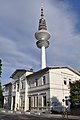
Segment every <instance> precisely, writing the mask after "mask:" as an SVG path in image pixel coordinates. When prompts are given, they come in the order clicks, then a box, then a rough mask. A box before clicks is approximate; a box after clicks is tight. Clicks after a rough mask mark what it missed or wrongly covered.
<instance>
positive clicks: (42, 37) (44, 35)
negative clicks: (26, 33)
mask: <svg viewBox="0 0 80 120" xmlns="http://www.w3.org/2000/svg"><path fill="white" fill-rule="evenodd" d="M50 37H51V35H50V33H49V32H48V31H47V26H46V20H45V18H44V13H43V6H42V7H41V18H40V19H39V27H38V31H37V32H36V33H35V38H36V39H37V40H38V41H37V42H36V45H37V47H38V48H40V49H41V68H42V69H43V68H45V67H46V54H45V49H46V48H47V47H49V41H48V40H49V38H50Z"/></svg>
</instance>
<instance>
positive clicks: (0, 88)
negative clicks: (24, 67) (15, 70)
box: [0, 81, 3, 108]
mask: <svg viewBox="0 0 80 120" xmlns="http://www.w3.org/2000/svg"><path fill="white" fill-rule="evenodd" d="M2 98H3V95H2V87H1V81H0V108H2Z"/></svg>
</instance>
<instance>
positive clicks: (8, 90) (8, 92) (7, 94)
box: [3, 82, 12, 109]
mask: <svg viewBox="0 0 80 120" xmlns="http://www.w3.org/2000/svg"><path fill="white" fill-rule="evenodd" d="M11 96H12V83H11V82H10V83H7V84H5V85H4V86H3V98H4V101H3V107H4V108H5V109H11Z"/></svg>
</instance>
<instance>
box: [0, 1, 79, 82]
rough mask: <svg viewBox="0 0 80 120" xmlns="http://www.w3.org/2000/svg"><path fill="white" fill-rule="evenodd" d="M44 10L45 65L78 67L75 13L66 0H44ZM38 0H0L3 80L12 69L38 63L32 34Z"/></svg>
mask: <svg viewBox="0 0 80 120" xmlns="http://www.w3.org/2000/svg"><path fill="white" fill-rule="evenodd" d="M44 3H45V4H44V14H45V18H46V22H47V26H48V31H49V32H50V33H51V39H50V46H49V48H47V49H46V52H47V66H49V65H52V66H54V65H60V66H61V65H69V66H71V67H73V68H75V69H78V70H79V64H80V61H79V58H80V55H79V51H80V48H79V43H80V40H79V38H80V33H79V32H78V33H77V32H76V28H75V25H76V24H77V21H78V17H77V16H76V13H74V12H73V11H71V10H72V9H70V5H69V4H68V3H66V2H59V1H55V0H51V1H49V0H45V1H44ZM40 7H41V1H37V0H35V2H34V1H33V0H27V1H26V0H24V1H22V0H14V1H10V0H7V1H5V0H3V1H1V4H0V57H1V58H2V60H3V74H2V79H3V83H4V82H5V81H6V79H7V81H8V79H9V77H10V75H11V74H12V72H13V71H14V70H15V69H17V68H18V69H19V68H23V69H30V68H33V69H35V70H37V69H39V68H40V67H39V66H40V50H39V49H38V48H37V46H36V40H35V37H34V34H35V32H36V31H37V30H38V21H39V18H40Z"/></svg>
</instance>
